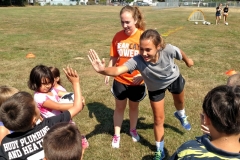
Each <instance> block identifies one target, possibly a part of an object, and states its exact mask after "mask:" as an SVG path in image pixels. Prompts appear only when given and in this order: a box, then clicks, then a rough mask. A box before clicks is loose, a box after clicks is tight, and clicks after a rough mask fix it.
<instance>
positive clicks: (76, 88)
mask: <svg viewBox="0 0 240 160" xmlns="http://www.w3.org/2000/svg"><path fill="white" fill-rule="evenodd" d="M63 71H64V73H65V74H66V76H67V78H68V80H69V81H70V82H71V83H72V86H73V93H74V102H73V106H72V107H71V108H70V109H68V111H69V112H70V114H71V117H74V116H75V115H76V114H78V113H79V112H80V111H81V110H82V109H83V103H82V93H81V89H80V82H79V76H78V74H77V71H76V70H75V71H74V70H73V69H72V68H69V67H67V68H66V69H63Z"/></svg>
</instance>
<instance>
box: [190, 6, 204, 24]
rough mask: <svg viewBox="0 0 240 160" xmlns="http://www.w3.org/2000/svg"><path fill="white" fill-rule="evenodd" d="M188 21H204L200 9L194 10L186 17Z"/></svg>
mask: <svg viewBox="0 0 240 160" xmlns="http://www.w3.org/2000/svg"><path fill="white" fill-rule="evenodd" d="M188 20H189V21H205V17H204V14H203V12H202V11H201V10H200V9H197V10H194V11H193V12H192V13H191V14H190V16H189V17H188Z"/></svg>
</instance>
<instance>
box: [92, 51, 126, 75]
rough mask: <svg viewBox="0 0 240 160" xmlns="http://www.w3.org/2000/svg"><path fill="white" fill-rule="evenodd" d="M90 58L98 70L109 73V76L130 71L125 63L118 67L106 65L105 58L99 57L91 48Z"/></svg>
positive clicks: (104, 73)
mask: <svg viewBox="0 0 240 160" xmlns="http://www.w3.org/2000/svg"><path fill="white" fill-rule="evenodd" d="M88 58H89V60H90V62H91V63H92V66H93V68H94V69H95V71H96V72H98V73H100V74H103V75H108V76H118V75H120V74H122V73H126V72H128V68H127V67H126V66H124V65H122V66H118V67H105V60H104V59H103V60H102V61H101V60H100V59H99V57H98V55H97V53H96V52H95V51H94V50H92V49H90V51H89V55H88Z"/></svg>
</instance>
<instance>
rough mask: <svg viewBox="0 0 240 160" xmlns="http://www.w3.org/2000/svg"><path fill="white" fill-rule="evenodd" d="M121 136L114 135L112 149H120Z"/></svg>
mask: <svg viewBox="0 0 240 160" xmlns="http://www.w3.org/2000/svg"><path fill="white" fill-rule="evenodd" d="M119 144H120V136H116V135H114V136H113V138H112V148H119Z"/></svg>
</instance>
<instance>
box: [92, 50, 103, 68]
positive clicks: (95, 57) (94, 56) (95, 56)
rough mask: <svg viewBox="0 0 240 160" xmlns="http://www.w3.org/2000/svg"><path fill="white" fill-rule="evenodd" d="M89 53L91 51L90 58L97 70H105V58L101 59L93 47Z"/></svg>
mask: <svg viewBox="0 0 240 160" xmlns="http://www.w3.org/2000/svg"><path fill="white" fill-rule="evenodd" d="M88 53H89V54H88V59H89V60H90V62H91V63H92V66H93V68H94V69H95V71H96V72H101V71H104V69H105V60H104V58H103V59H102V61H101V60H100V58H99V57H98V54H97V53H96V52H95V51H94V50H93V49H90V50H89V52H88Z"/></svg>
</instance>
